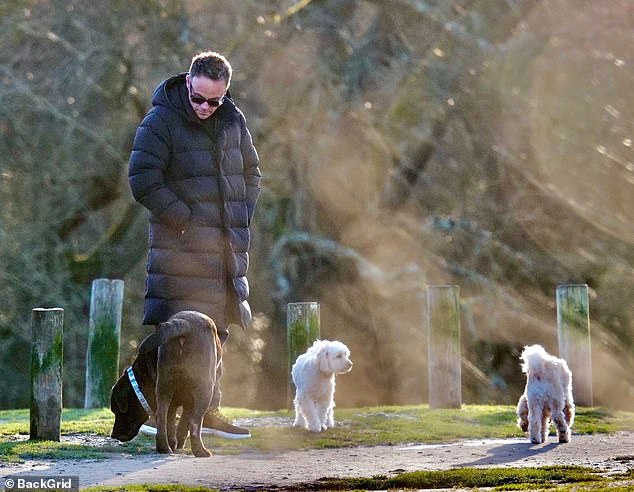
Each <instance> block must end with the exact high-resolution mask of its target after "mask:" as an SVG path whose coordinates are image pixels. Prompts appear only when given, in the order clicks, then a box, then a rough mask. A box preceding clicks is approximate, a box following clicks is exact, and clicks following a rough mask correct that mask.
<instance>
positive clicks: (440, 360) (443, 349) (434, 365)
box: [427, 285, 462, 408]
mask: <svg viewBox="0 0 634 492" xmlns="http://www.w3.org/2000/svg"><path fill="white" fill-rule="evenodd" d="M459 296H460V288H459V287H458V286H457V285H430V286H428V287H427V321H428V333H427V350H428V367H429V369H428V377H429V406H430V407H431V408H460V407H461V405H462V371H461V363H462V355H461V344H460V306H459Z"/></svg>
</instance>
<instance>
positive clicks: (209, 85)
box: [187, 75, 227, 120]
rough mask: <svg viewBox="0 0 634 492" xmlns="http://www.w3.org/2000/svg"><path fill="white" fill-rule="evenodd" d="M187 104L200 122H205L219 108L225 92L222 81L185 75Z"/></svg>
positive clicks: (225, 86) (202, 76) (224, 85)
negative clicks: (187, 92)
mask: <svg viewBox="0 0 634 492" xmlns="http://www.w3.org/2000/svg"><path fill="white" fill-rule="evenodd" d="M187 90H188V91H189V103H190V104H191V105H192V108H193V109H194V111H195V112H196V115H197V116H198V118H200V119H201V120H206V119H207V118H209V117H210V116H211V115H212V114H214V112H215V111H216V110H217V109H218V108H219V107H220V105H221V104H222V98H223V97H224V95H225V93H226V92H227V84H225V82H224V80H212V79H210V78H209V77H205V76H204V75H197V76H194V77H190V76H189V75H187Z"/></svg>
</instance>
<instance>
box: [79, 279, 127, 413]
mask: <svg viewBox="0 0 634 492" xmlns="http://www.w3.org/2000/svg"><path fill="white" fill-rule="evenodd" d="M123 285H124V283H123V280H110V279H105V278H100V279H96V280H94V281H93V283H92V295H91V298H90V325H89V328H88V349H87V352H86V394H85V399H84V408H102V407H108V406H110V393H111V390H112V387H113V386H114V384H115V383H116V382H117V377H118V376H119V343H120V339H121V312H122V310H123Z"/></svg>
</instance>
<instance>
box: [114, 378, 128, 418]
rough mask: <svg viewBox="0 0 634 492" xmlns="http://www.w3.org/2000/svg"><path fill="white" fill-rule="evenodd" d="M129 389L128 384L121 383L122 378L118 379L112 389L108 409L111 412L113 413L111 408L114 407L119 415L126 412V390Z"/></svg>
mask: <svg viewBox="0 0 634 492" xmlns="http://www.w3.org/2000/svg"><path fill="white" fill-rule="evenodd" d="M129 389H130V386H129V384H126V383H125V381H123V378H121V379H119V381H117V384H115V385H114V386H113V387H112V397H111V398H110V408H111V410H112V411H113V412H114V408H113V407H115V406H116V408H117V409H118V410H119V412H120V413H127V412H128V401H129V395H128V390H129Z"/></svg>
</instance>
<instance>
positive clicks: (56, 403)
mask: <svg viewBox="0 0 634 492" xmlns="http://www.w3.org/2000/svg"><path fill="white" fill-rule="evenodd" d="M31 342H32V344H31V411H30V417H31V425H30V432H29V433H30V438H31V439H41V440H46V441H59V440H60V439H61V425H62V363H63V355H64V310H63V309H61V308H53V309H44V308H36V309H33V311H32V316H31Z"/></svg>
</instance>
